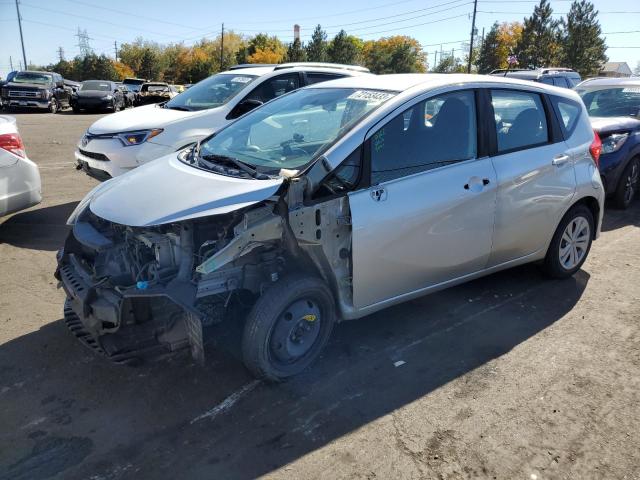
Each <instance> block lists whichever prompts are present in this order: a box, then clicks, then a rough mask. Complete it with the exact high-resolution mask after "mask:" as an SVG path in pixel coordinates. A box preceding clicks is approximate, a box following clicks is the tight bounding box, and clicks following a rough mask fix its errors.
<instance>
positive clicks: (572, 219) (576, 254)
mask: <svg viewBox="0 0 640 480" xmlns="http://www.w3.org/2000/svg"><path fill="white" fill-rule="evenodd" d="M593 232H594V219H593V214H592V213H591V210H589V208H587V207H586V206H585V205H576V206H574V207H573V208H571V210H569V211H568V212H567V214H566V215H565V216H564V217H563V218H562V221H561V222H560V225H558V228H557V229H556V233H555V234H554V235H553V239H552V240H551V245H549V250H548V251H547V256H546V257H545V260H544V270H545V272H546V273H547V274H548V275H550V276H551V277H554V278H567V277H570V276H571V275H573V274H574V273H576V272H577V271H578V270H580V268H581V267H582V264H583V263H584V262H585V260H586V259H587V255H588V254H589V250H590V249H591V242H592V239H593Z"/></svg>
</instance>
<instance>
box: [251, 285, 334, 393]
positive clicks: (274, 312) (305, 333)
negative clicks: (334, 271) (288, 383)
mask: <svg viewBox="0 0 640 480" xmlns="http://www.w3.org/2000/svg"><path fill="white" fill-rule="evenodd" d="M335 316H336V313H335V302H334V299H333V295H332V294H331V290H330V289H329V288H328V287H327V285H326V284H325V283H324V282H323V281H322V280H320V279H319V278H317V277H312V276H308V275H291V276H288V277H285V278H284V279H282V280H281V281H279V282H278V283H276V284H274V285H272V286H271V287H270V288H269V289H268V290H266V291H265V292H264V293H263V294H262V296H261V297H260V298H259V299H258V301H257V302H256V304H255V305H254V307H253V309H252V310H251V312H250V313H249V316H248V317H247V320H246V323H245V327H244V334H243V338H242V356H243V359H244V363H245V365H246V367H247V368H248V369H249V370H250V371H251V373H253V374H254V375H255V376H256V377H258V378H265V379H267V380H270V381H274V382H278V381H282V380H285V379H287V378H288V377H291V376H294V375H297V374H298V373H300V372H302V371H303V370H304V369H305V368H307V367H308V366H309V365H311V363H312V362H313V361H314V360H315V359H316V358H317V357H318V355H319V354H320V351H321V350H322V348H323V347H324V345H325V344H326V343H327V340H328V339H329V336H330V335H331V330H332V328H333V324H334V323H335Z"/></svg>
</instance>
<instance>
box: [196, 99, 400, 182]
mask: <svg viewBox="0 0 640 480" xmlns="http://www.w3.org/2000/svg"><path fill="white" fill-rule="evenodd" d="M395 94H396V93H395V92H387V91H376V90H360V89H355V88H310V89H302V90H296V91H294V92H293V93H290V94H288V95H285V96H283V97H281V98H279V99H276V100H274V101H272V102H269V103H267V104H266V105H265V106H264V107H261V108H259V109H257V110H254V111H253V112H251V113H250V114H248V115H246V116H244V117H242V118H240V119H239V120H238V121H236V122H235V123H233V124H231V125H230V126H229V127H227V128H225V129H224V130H221V131H220V133H219V134H217V135H215V136H213V137H211V138H210V139H209V140H207V141H205V142H204V143H202V145H201V146H200V150H199V156H198V159H197V161H198V162H199V163H200V166H204V167H208V166H209V165H210V164H211V163H213V164H216V163H230V162H232V163H233V162H235V163H242V164H244V165H245V166H249V167H251V168H255V169H257V170H259V171H274V170H275V171H278V170H280V169H282V168H285V169H299V168H301V167H303V166H305V165H307V164H308V163H310V162H311V161H312V160H313V159H314V158H316V157H317V156H318V155H319V154H320V153H322V152H323V151H324V150H326V148H327V147H328V146H330V145H331V144H332V143H333V142H335V141H336V140H337V139H338V138H339V137H340V136H342V135H343V134H345V133H346V132H348V131H349V130H350V129H351V128H353V126H354V125H356V124H357V123H358V122H359V121H360V120H361V119H362V118H363V117H365V116H366V115H367V114H368V113H370V112H372V111H373V110H374V109H376V108H377V107H379V106H380V105H382V104H383V103H384V102H385V101H387V100H388V99H389V98H391V97H393V96H394V95H395ZM202 160H204V162H202Z"/></svg>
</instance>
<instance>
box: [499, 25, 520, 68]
mask: <svg viewBox="0 0 640 480" xmlns="http://www.w3.org/2000/svg"><path fill="white" fill-rule="evenodd" d="M521 37H522V23H520V22H511V23H508V22H503V23H501V24H500V26H499V27H498V44H497V47H496V53H497V57H498V59H499V61H500V67H499V68H507V67H508V66H509V64H508V62H507V59H508V57H509V54H510V53H511V52H514V51H515V49H516V45H517V44H518V41H520V38H521Z"/></svg>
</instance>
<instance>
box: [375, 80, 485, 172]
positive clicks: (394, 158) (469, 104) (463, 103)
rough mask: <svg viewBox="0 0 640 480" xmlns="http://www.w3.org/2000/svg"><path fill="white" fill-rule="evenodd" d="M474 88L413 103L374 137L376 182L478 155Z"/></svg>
mask: <svg viewBox="0 0 640 480" xmlns="http://www.w3.org/2000/svg"><path fill="white" fill-rule="evenodd" d="M476 151H477V128H476V109H475V98H474V92H473V91H469V90H467V91H462V92H454V93H448V94H444V95H439V96H437V97H433V98H430V99H428V100H426V101H424V102H421V103H418V104H417V105H414V106H413V107H411V108H410V109H408V110H405V111H404V112H403V113H401V114H399V115H398V116H397V117H395V118H394V119H392V120H391V121H390V122H388V123H387V124H386V125H385V126H383V127H382V128H381V129H380V130H378V131H377V132H376V133H375V134H374V135H373V136H372V137H371V181H372V183H373V184H377V183H381V182H386V181H389V180H393V179H395V178H400V177H404V176H407V175H411V174H414V173H418V172H422V171H425V170H430V169H433V168H437V167H440V166H442V165H447V164H449V163H455V162H459V161H462V160H468V159H470V158H475V156H476Z"/></svg>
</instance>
